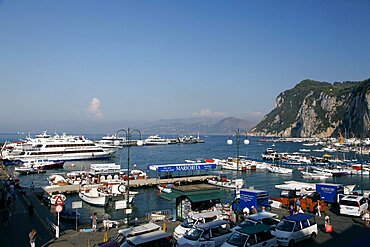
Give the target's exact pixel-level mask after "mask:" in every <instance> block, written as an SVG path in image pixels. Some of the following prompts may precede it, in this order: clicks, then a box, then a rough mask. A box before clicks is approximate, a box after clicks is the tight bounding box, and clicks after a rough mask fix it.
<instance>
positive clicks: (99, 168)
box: [90, 163, 121, 175]
mask: <svg viewBox="0 0 370 247" xmlns="http://www.w3.org/2000/svg"><path fill="white" fill-rule="evenodd" d="M120 170H121V166H120V165H116V164H115V163H109V164H91V165H90V174H93V175H102V174H114V173H119V172H120Z"/></svg>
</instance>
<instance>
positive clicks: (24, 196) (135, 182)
mask: <svg viewBox="0 0 370 247" xmlns="http://www.w3.org/2000/svg"><path fill="white" fill-rule="evenodd" d="M249 139H250V143H249V145H245V146H242V148H241V150H242V151H241V152H240V154H241V156H243V158H241V159H240V163H238V162H237V163H236V166H238V165H240V167H242V166H243V164H244V163H243V162H244V161H243V160H245V159H247V160H253V161H256V162H262V154H263V153H264V152H265V150H266V149H267V148H270V147H271V143H269V142H258V140H257V138H249ZM226 140H227V137H225V136H215V137H208V138H206V142H205V143H202V144H199V145H183V144H177V145H160V146H152V145H150V146H142V147H140V146H132V147H131V155H132V157H131V162H132V163H131V169H135V170H141V171H142V172H143V173H145V174H147V175H145V176H143V177H140V179H139V177H137V178H136V179H135V178H134V177H132V178H131V179H130V182H129V187H130V191H131V190H132V191H134V192H135V193H137V195H135V198H134V200H133V202H132V209H133V212H132V214H131V215H130V216H129V218H130V222H131V223H145V222H148V221H152V220H153V218H152V217H151V215H158V214H159V215H160V212H167V214H166V216H165V217H164V218H163V219H162V216H160V217H159V218H154V220H155V221H156V222H157V224H159V225H161V227H163V224H166V228H167V231H169V232H171V231H173V229H174V228H175V227H176V226H177V225H178V224H180V223H181V221H178V220H179V219H176V218H178V217H176V218H174V215H175V211H174V208H175V206H176V205H175V204H174V201H173V198H176V197H181V193H180V194H179V193H178V192H176V193H177V194H176V193H175V195H176V196H171V194H166V193H164V192H162V193H159V192H158V185H166V184H172V185H174V188H175V190H176V191H177V189H180V190H181V188H182V187H183V186H186V185H191V184H194V185H196V186H195V187H193V188H200V187H197V186H198V184H199V185H200V186H201V185H202V184H204V183H206V181H207V179H215V178H219V179H220V178H221V175H222V176H225V177H228V178H230V179H236V178H239V179H241V180H242V181H243V183H242V184H241V186H242V188H243V189H244V188H247V189H248V188H253V189H258V190H263V191H266V192H267V193H268V194H269V196H270V197H271V198H273V197H278V196H280V189H279V188H277V187H276V185H277V184H280V183H284V182H286V181H289V180H294V181H296V183H302V182H305V183H306V185H305V186H306V187H309V186H308V185H307V184H313V186H314V184H316V183H319V182H320V180H317V181H316V182H315V181H312V180H311V179H309V180H307V179H305V178H303V177H302V176H301V171H300V170H299V168H300V167H301V166H302V164H301V165H296V164H294V165H293V164H291V165H288V164H282V163H279V162H277V163H275V165H277V167H285V168H286V169H288V168H289V169H292V171H291V172H290V173H288V174H279V173H273V172H268V171H267V170H266V169H260V168H259V169H250V170H247V169H244V170H242V169H240V170H239V171H238V169H235V170H233V169H231V170H230V169H226V168H225V169H222V165H221V164H222V163H220V164H217V165H212V164H213V163H211V162H215V161H217V162H218V160H221V159H217V158H223V157H230V156H232V155H233V154H234V153H235V146H230V145H227V144H226ZM225 144H226V145H225ZM302 146H303V144H297V143H288V142H281V143H278V142H276V143H275V145H274V147H273V148H274V149H276V150H292V152H294V150H299V149H300V148H301V147H302ZM210 150H212V151H211V152H210ZM126 152H127V147H126V148H123V149H121V150H120V151H118V152H117V154H116V155H115V156H113V157H112V158H109V159H107V160H99V161H98V162H99V164H101V167H100V165H99V166H98V165H92V164H94V163H95V164H96V162H97V161H92V160H86V161H73V162H71V161H67V162H65V164H64V166H63V168H57V169H54V170H53V169H50V170H46V172H45V173H36V174H30V175H23V176H19V177H18V178H19V179H20V186H21V188H23V189H22V190H21V192H19V196H18V199H20V200H19V201H20V202H21V203H24V205H23V206H22V207H23V211H22V212H23V214H26V213H27V209H28V207H29V205H30V204H31V203H32V205H34V210H35V216H36V217H35V218H37V217H39V220H38V221H39V222H44V223H40V229H41V230H40V231H45V233H43V234H44V235H45V236H49V238H50V239H49V240H50V243H47V242H45V243H43V244H47V245H51V246H53V245H54V246H61V245H62V244H63V243H66V241H67V242H68V246H79V245H78V244H79V243H80V242H78V239H84V241H85V242H86V245H85V244H84V246H89V244H90V246H93V244H97V243H100V242H102V241H103V235H104V234H103V232H102V231H98V232H96V233H89V232H84V229H89V228H90V227H91V226H90V225H89V222H90V220H89V219H90V216H91V215H92V214H93V213H94V212H97V215H98V219H99V228H100V229H101V228H102V225H101V224H102V218H103V216H104V214H105V213H108V214H109V215H111V217H112V220H116V221H117V222H119V223H120V227H119V228H120V229H122V228H125V227H126V224H127V214H125V213H124V210H114V207H115V206H114V204H109V205H108V206H107V207H94V206H92V205H89V204H86V203H83V206H82V208H81V209H79V214H80V219H79V223H78V226H77V229H78V231H76V230H75V229H74V228H75V227H74V224H73V223H72V224H71V223H68V222H65V221H62V222H61V223H60V224H61V232H60V236H59V238H55V226H56V224H57V222H56V218H57V217H56V214H55V207H54V206H47V204H46V203H45V201H43V200H42V197H43V194H45V192H46V194H48V195H55V194H60V193H61V194H65V195H66V198H67V199H66V200H65V205H64V207H65V208H66V209H68V210H71V209H72V204H73V203H74V202H76V201H79V200H80V199H79V198H78V195H77V192H79V191H81V189H82V187H85V188H84V189H86V188H89V185H83V186H82V185H81V184H70V185H62V186H60V185H53V186H50V185H47V183H48V182H47V181H48V178H49V177H50V176H52V175H54V174H55V175H57V174H59V175H63V176H64V175H65V174H67V173H68V172H77V171H86V172H88V171H89V170H90V171H91V166H93V167H96V168H99V167H100V168H99V169H102V167H105V166H107V167H112V168H115V169H116V167H115V166H117V165H114V166H113V165H112V162H115V164H121V165H118V169H116V170H117V171H118V172H120V173H117V174H118V175H119V176H122V177H123V178H124V177H125V175H124V174H125V172H127V170H125V169H127V166H126V162H125V161H126V160H127V153H126ZM153 152H155V153H157V155H156V156H153ZM164 154H171V156H168V155H167V156H166V155H164ZM148 155H150V157H151V159H150V160H147V159H146V158H145V157H146V156H148ZM353 155H357V154H353ZM200 157H202V158H200ZM357 158H360V157H359V156H358V155H357ZM366 159H367V156H366V155H364V156H362V157H361V160H363V164H364V165H365V164H366V161H365V160H366ZM185 160H186V162H184V161H185ZM202 160H203V161H205V160H206V161H207V162H209V163H207V162H205V163H201V161H202ZM122 161H123V162H122ZM179 161H180V162H179ZM181 161H183V162H181ZM223 162H226V161H223ZM228 162H229V163H230V162H231V163H232V162H235V160H233V159H230V160H229V161H228ZM266 164H267V165H269V164H270V163H266ZM234 165H235V164H234ZM203 166H206V167H207V168H209V169H208V170H204V171H202V170H200V168H199V167H203ZM197 167H198V168H197ZM120 168H122V169H120ZM210 168H212V169H210ZM176 169H178V171H176ZM3 170H4V173H3V177H4V179H7V178H8V177H10V176H11V177H15V174H16V173H15V170H14V166H7V167H4V166H3ZM5 171H6V173H5ZM96 172H97V171H93V173H94V174H96ZM105 172H106V171H105ZM122 172H123V175H122ZM120 174H121V175H120ZM180 175H182V176H180ZM166 176H170V177H166ZM113 177H114V174H112V177H111V179H113ZM108 178H109V177H108V173H106V174H103V177H100V178H99V180H101V182H104V181H105V180H104V179H108ZM212 181H213V180H212ZM214 181H217V180H214ZM220 181H222V180H220ZM224 181H225V180H224ZM230 181H231V180H230ZM325 182H327V183H340V184H344V185H350V184H355V185H357V186H356V190H357V191H359V190H361V189H363V190H365V191H367V190H368V189H369V188H370V184H369V177H368V176H359V175H346V176H332V177H329V178H328V179H326V180H325ZM31 183H32V184H33V185H34V186H35V187H34V189H33V190H32V189H31V187H30V184H31ZM228 183H230V182H228ZM123 184H124V185H127V180H126V181H125V180H123ZM289 186H291V185H289ZM102 187H103V186H102ZM217 187H218V186H217ZM234 189H235V187H233V188H232V189H231V190H230V189H227V188H224V189H223V188H222V187H221V191H223V193H222V194H217V197H220V199H221V200H220V202H221V203H222V204H225V203H226V204H227V203H232V202H233V201H234V195H233V194H234V192H233V190H234ZM230 192H231V193H230ZM167 195H169V196H167ZM210 195H212V196H213V197H214V196H215V195H216V194H210ZM190 198H192V197H190ZM193 200H194V199H193ZM197 200H198V199H196V201H197ZM148 202H150V203H148ZM282 206H283V208H281V209H279V208H272V209H271V211H272V212H276V213H278V215H279V218H281V217H282V216H284V215H286V214H287V213H288V210H287V209H285V208H284V205H282ZM17 207H18V206H17ZM15 210H16V211H15V214H13V215H12V217H13V218H14V217H17V216H16V215H18V214H19V213H17V210H19V209H15ZM308 212H309V211H308ZM323 213H325V214H329V215H330V217H331V218H332V221H333V222H338V225H336V226H335V228H334V229H335V230H334V233H337V234H347V232H348V231H349V232H351V231H352V230H353V229H356V232H357V231H360V232H362V231H366V230H367V229H364V221H363V220H361V218H352V217H346V216H341V215H338V213H337V212H336V211H335V210H334V211H333V212H332V211H331V210H330V209H329V208H328V209H326V208H325V211H324V212H323ZM178 216H181V214H178ZM153 217H154V216H153ZM156 217H158V216H156ZM46 219H48V220H46ZM321 221H322V219H320V218H317V222H318V224H320V223H321ZM45 222H46V223H45ZM339 222H340V223H339ZM33 224H34V225H37V224H38V223H37V222H36V221H35V222H34V223H33ZM357 228H360V230H359V229H357ZM42 229H44V230H42ZM334 233H333V234H334ZM116 234H117V229H116V228H112V229H110V230H109V237H110V238H114V237H115V235H116ZM333 234H331V235H329V234H326V233H322V234H321V233H320V234H319V235H318V237H317V238H316V239H315V242H314V243H316V244H317V243H325V242H327V241H334V242H335V241H337V240H336V238H334V237H333ZM45 238H47V237H45ZM338 244H339V246H348V245H341V244H342V243H338ZM347 244H349V242H347ZM302 246H315V245H314V244H313V242H309V241H306V242H304V244H303V245H302Z"/></svg>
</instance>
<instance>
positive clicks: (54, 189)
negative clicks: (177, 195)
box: [43, 175, 214, 195]
mask: <svg viewBox="0 0 370 247" xmlns="http://www.w3.org/2000/svg"><path fill="white" fill-rule="evenodd" d="M213 177H214V175H200V176H191V177H175V178H149V179H137V180H130V188H133V187H134V188H138V187H153V186H157V185H160V184H177V185H180V184H190V183H203V182H205V181H206V180H207V179H210V178H213ZM125 182H127V181H125ZM85 186H89V185H85ZM102 186H103V185H102ZM80 189H81V185H79V184H77V185H61V186H59V185H52V186H46V187H43V190H44V191H45V192H46V193H48V194H49V195H52V194H56V193H67V194H68V193H77V192H78V191H79V190H80Z"/></svg>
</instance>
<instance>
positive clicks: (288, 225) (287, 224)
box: [276, 220, 295, 232]
mask: <svg viewBox="0 0 370 247" xmlns="http://www.w3.org/2000/svg"><path fill="white" fill-rule="evenodd" d="M294 224H295V223H294V222H293V221H288V220H282V221H280V223H279V224H278V225H277V227H276V229H277V230H280V231H284V232H292V231H293V228H294Z"/></svg>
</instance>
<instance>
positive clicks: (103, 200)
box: [78, 192, 108, 207]
mask: <svg viewBox="0 0 370 247" xmlns="http://www.w3.org/2000/svg"><path fill="white" fill-rule="evenodd" d="M78 196H79V197H80V198H81V200H82V201H84V202H86V203H88V204H91V205H93V206H97V207H104V206H105V205H106V204H107V202H108V200H107V197H106V196H105V195H104V194H102V195H101V196H92V195H89V194H88V193H84V192H80V193H78Z"/></svg>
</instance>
